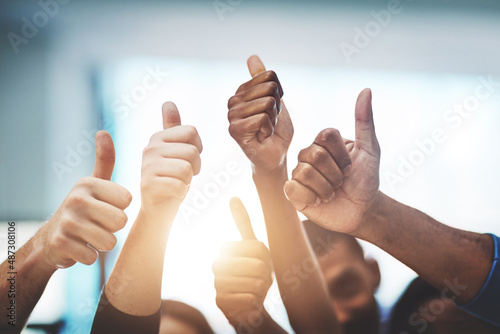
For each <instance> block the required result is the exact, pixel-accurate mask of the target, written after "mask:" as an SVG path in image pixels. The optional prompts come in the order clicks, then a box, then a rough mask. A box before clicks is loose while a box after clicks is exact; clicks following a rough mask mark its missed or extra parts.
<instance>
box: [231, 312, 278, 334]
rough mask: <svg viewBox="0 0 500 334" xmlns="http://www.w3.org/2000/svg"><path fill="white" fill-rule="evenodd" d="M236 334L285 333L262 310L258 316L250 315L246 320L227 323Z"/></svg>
mask: <svg viewBox="0 0 500 334" xmlns="http://www.w3.org/2000/svg"><path fill="white" fill-rule="evenodd" d="M229 322H230V323H231V325H232V326H233V327H234V330H235V331H236V333H238V334H240V333H241V334H243V333H245V334H247V333H252V334H278V333H279V334H283V333H286V331H285V330H284V329H283V328H281V326H280V325H278V324H277V323H276V321H274V319H273V318H272V317H271V316H270V315H269V313H267V311H266V310H263V311H262V312H261V313H259V314H258V315H256V314H251V315H250V316H248V319H241V318H240V319H238V321H231V320H230V321H229Z"/></svg>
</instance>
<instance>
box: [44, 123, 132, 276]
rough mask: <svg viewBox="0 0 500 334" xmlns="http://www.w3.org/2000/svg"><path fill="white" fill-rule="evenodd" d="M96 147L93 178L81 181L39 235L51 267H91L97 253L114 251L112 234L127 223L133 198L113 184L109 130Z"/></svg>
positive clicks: (97, 141)
mask: <svg viewBox="0 0 500 334" xmlns="http://www.w3.org/2000/svg"><path fill="white" fill-rule="evenodd" d="M95 145H96V162H95V166H94V171H93V172H92V176H91V177H84V178H81V179H80V180H78V182H77V183H76V185H75V186H74V188H73V189H72V190H71V192H70V193H69V194H68V196H67V197H66V198H65V199H64V201H63V203H62V204H61V206H60V207H59V209H58V210H57V211H56V213H54V215H53V216H52V217H51V218H50V220H49V221H48V222H47V224H45V225H44V226H43V227H42V228H41V229H40V233H39V234H38V235H39V236H40V237H41V240H42V245H43V247H42V249H43V251H44V253H45V256H44V259H45V260H46V261H47V263H48V264H49V265H50V266H51V267H55V268H66V267H70V266H72V265H74V264H75V263H76V262H81V263H83V264H86V265H91V264H92V263H94V262H95V261H96V260H97V256H98V254H97V251H96V250H99V251H109V250H111V249H113V247H114V246H115V244H116V237H115V236H114V235H113V233H114V232H117V231H118V230H120V229H122V228H123V227H124V226H125V223H126V222H127V216H126V215H125V213H124V212H123V210H125V208H126V207H128V206H129V204H130V202H131V200H132V195H131V194H130V193H129V192H128V190H126V189H125V188H123V187H122V186H120V185H118V184H116V183H113V182H111V181H110V180H111V175H112V173H113V168H114V164H115V148H114V145H113V140H112V138H111V136H110V135H109V133H107V132H106V131H99V132H98V133H97V134H96V136H95ZM89 246H91V247H89Z"/></svg>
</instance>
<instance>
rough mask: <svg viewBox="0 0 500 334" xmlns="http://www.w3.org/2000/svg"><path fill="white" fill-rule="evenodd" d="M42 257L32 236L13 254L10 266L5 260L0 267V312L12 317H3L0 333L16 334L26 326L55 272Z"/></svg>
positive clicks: (37, 238)
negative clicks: (2, 331) (15, 332)
mask: <svg viewBox="0 0 500 334" xmlns="http://www.w3.org/2000/svg"><path fill="white" fill-rule="evenodd" d="M43 257H44V253H43V245H42V244H41V243H40V241H39V236H37V235H35V236H34V237H33V238H32V239H31V240H29V241H28V242H27V243H26V244H25V245H24V246H23V247H21V248H20V249H19V251H17V252H16V253H15V259H14V262H11V263H9V259H7V260H5V262H3V263H2V264H1V265H0V296H1V298H0V308H1V309H2V310H5V312H6V313H8V314H9V315H12V316H13V317H4V320H3V321H2V322H1V323H0V330H19V331H20V330H21V329H22V328H23V327H24V326H25V325H26V322H27V321H28V318H29V316H30V314H31V312H32V311H33V309H34V308H35V306H36V304H37V303H38V300H39V299H40V297H41V296H42V294H43V291H44V290H45V287H46V285H47V283H48V281H49V279H50V278H51V277H52V274H53V273H54V272H55V271H56V268H54V267H51V266H50V265H48V264H47V263H46V262H45V259H44V258H43ZM11 321H12V322H11ZM9 322H11V324H9ZM12 324H14V326H13V325H12Z"/></svg>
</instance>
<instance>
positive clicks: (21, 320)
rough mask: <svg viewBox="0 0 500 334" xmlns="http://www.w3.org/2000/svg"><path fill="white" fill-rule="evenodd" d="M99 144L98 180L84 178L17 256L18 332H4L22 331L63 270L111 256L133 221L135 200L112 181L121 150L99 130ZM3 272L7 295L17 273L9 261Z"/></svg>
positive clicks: (4, 301) (1, 286)
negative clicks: (120, 234)
mask: <svg viewBox="0 0 500 334" xmlns="http://www.w3.org/2000/svg"><path fill="white" fill-rule="evenodd" d="M95 143H96V162H95V167H94V171H93V173H92V176H91V177H86V178H82V179H80V180H79V181H78V182H77V184H76V185H75V187H74V188H73V190H71V192H70V193H69V194H68V196H67V197H66V199H65V200H64V201H63V203H62V204H61V206H60V207H59V209H58V210H57V211H56V212H55V214H54V215H53V216H52V217H51V218H50V219H49V221H48V222H47V223H46V224H45V225H44V226H42V228H40V230H39V231H38V232H37V234H35V236H34V237H33V238H31V239H30V240H29V241H28V242H27V243H26V244H24V245H23V246H22V247H21V248H20V249H19V250H18V251H17V252H16V262H15V270H16V272H17V279H16V286H17V291H16V297H15V298H16V305H17V306H16V310H17V313H16V317H15V321H14V322H15V327H14V328H13V327H12V326H10V325H8V324H7V322H4V323H3V324H0V331H1V330H4V329H9V330H13V329H14V330H17V329H19V331H21V329H22V328H23V327H24V325H25V323H26V321H27V320H28V317H29V316H30V314H31V311H32V310H33V308H34V307H35V305H36V304H37V302H38V300H39V299H40V297H41V295H42V293H43V291H44V289H45V286H46V285H47V283H48V281H49V279H50V278H51V276H52V274H53V273H54V272H55V271H56V270H57V268H65V267H70V266H72V265H74V264H75V263H76V262H81V263H84V264H86V265H90V264H92V263H94V262H95V260H96V259H97V252H96V250H95V249H98V250H102V251H107V250H111V249H112V248H113V246H114V245H115V243H116V238H115V236H114V235H113V232H116V231H118V230H119V229H121V228H122V227H123V226H124V225H125V223H126V221H127V216H126V215H125V213H124V212H123V210H124V209H125V208H126V207H127V206H128V205H129V203H130V201H131V199H132V196H131V195H130V193H129V192H128V191H127V190H126V189H125V188H123V187H121V186H120V185H118V184H115V183H112V182H111V181H110V179H111V174H112V173H113V168H114V162H115V151H114V146H113V141H112V139H111V136H110V135H109V133H107V132H105V131H99V132H98V133H97V134H96V138H95ZM89 245H90V246H89ZM91 247H93V248H91ZM0 268H1V269H2V270H1V273H2V274H0V278H1V280H0V282H1V284H0V292H2V294H3V293H4V292H5V296H7V291H9V289H10V284H9V281H7V279H6V277H9V276H8V274H7V272H8V271H12V268H11V267H10V266H9V263H8V262H7V261H5V262H4V263H2V264H1V265H0ZM5 275H7V276H5ZM0 306H1V307H2V309H7V307H8V306H10V305H9V299H7V298H3V299H2V302H0Z"/></svg>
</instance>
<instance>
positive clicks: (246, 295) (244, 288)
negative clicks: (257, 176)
mask: <svg viewBox="0 0 500 334" xmlns="http://www.w3.org/2000/svg"><path fill="white" fill-rule="evenodd" d="M231 209H232V211H233V216H234V218H235V221H236V223H237V225H238V228H239V230H240V233H241V235H242V237H243V241H235V242H230V243H227V244H225V245H224V247H223V248H222V250H221V255H220V257H219V258H218V259H216V260H215V261H214V263H213V272H214V275H215V289H216V291H217V297H216V301H217V306H218V307H219V309H220V310H221V311H222V312H223V313H224V315H225V316H226V318H227V319H228V320H229V322H230V323H231V324H232V325H233V326H234V327H235V328H237V327H238V326H241V325H243V326H247V324H251V323H252V321H253V319H255V318H259V317H265V316H266V315H267V313H266V312H265V310H264V300H265V298H266V295H267V291H268V290H269V288H270V287H271V283H272V266H271V256H270V254H269V250H268V249H267V247H266V246H265V245H264V244H263V243H261V242H259V241H258V240H256V239H255V235H254V233H253V230H252V227H251V224H250V219H249V218H248V214H247V212H246V210H245V208H244V207H243V204H242V203H241V201H240V200H239V199H237V198H233V199H232V200H231Z"/></svg>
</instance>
